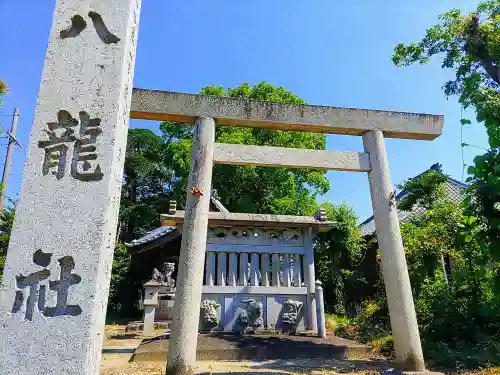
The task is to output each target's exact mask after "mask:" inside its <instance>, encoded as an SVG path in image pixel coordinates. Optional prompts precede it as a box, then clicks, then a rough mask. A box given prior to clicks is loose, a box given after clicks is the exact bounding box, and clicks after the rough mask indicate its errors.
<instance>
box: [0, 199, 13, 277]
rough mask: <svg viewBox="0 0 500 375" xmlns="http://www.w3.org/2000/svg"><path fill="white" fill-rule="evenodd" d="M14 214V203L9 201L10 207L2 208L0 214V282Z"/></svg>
mask: <svg viewBox="0 0 500 375" xmlns="http://www.w3.org/2000/svg"><path fill="white" fill-rule="evenodd" d="M15 214H16V202H15V201H12V200H11V201H10V205H8V206H6V207H4V210H3V212H2V213H1V214H0V281H1V280H2V277H3V269H4V266H5V257H6V256H7V249H8V247H9V240H10V232H11V231H12V224H13V223H14V216H15Z"/></svg>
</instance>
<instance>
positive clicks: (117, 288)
mask: <svg viewBox="0 0 500 375" xmlns="http://www.w3.org/2000/svg"><path fill="white" fill-rule="evenodd" d="M112 269H113V271H112V272H111V284H110V288H109V299H108V309H110V310H111V311H112V312H113V313H120V312H122V307H123V306H126V307H127V308H128V307H129V306H127V301H126V299H127V297H129V296H128V293H127V292H128V290H129V289H130V285H131V280H129V272H130V253H129V251H128V249H127V247H126V246H125V245H124V244H123V243H122V242H117V243H116V246H115V252H114V256H113V268H112Z"/></svg>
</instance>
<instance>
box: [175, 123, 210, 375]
mask: <svg viewBox="0 0 500 375" xmlns="http://www.w3.org/2000/svg"><path fill="white" fill-rule="evenodd" d="M214 141H215V121H214V120H213V119H212V118H210V117H200V118H197V119H196V121H195V126H194V133H193V148H192V151H191V166H190V169H189V181H188V187H187V188H188V192H187V199H186V213H185V218H184V224H183V226H182V243H181V252H180V258H179V266H178V267H179V268H178V271H177V289H176V291H175V304H174V314H173V319H172V331H171V334H170V344H169V347H168V359H167V374H172V375H191V374H193V373H194V371H195V366H196V345H197V341H198V325H199V317H200V305H201V291H202V285H203V268H204V265H205V250H206V247H207V225H208V211H209V205H210V187H211V185H212V166H213V158H214Z"/></svg>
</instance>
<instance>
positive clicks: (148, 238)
mask: <svg viewBox="0 0 500 375" xmlns="http://www.w3.org/2000/svg"><path fill="white" fill-rule="evenodd" d="M176 230H177V228H176V227H159V228H156V229H153V230H152V231H150V232H148V233H146V234H145V235H144V236H142V237H141V238H138V239H136V240H132V242H125V246H127V247H135V246H139V245H145V244H147V243H149V242H153V241H154V240H157V239H159V238H162V237H165V236H166V235H167V234H169V233H172V232H173V231H176Z"/></svg>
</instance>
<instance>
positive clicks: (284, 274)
mask: <svg viewBox="0 0 500 375" xmlns="http://www.w3.org/2000/svg"><path fill="white" fill-rule="evenodd" d="M236 247H240V246H236ZM235 250H236V249H235ZM237 250H242V249H237ZM251 250H252V252H245V251H238V252H237V251H232V252H226V251H222V249H213V251H211V249H210V248H209V250H208V251H207V255H206V262H205V280H204V285H206V286H216V285H218V286H263V287H268V286H273V287H280V286H282V287H301V286H303V276H302V275H303V254H301V253H300V252H302V251H303V249H302V248H301V249H300V250H301V251H300V252H299V251H293V250H295V249H290V248H285V249H283V251H286V253H269V252H263V251H258V250H257V249H255V248H253V249H251ZM266 250H267V249H266ZM297 250H298V249H297ZM290 251H292V252H290Z"/></svg>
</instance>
